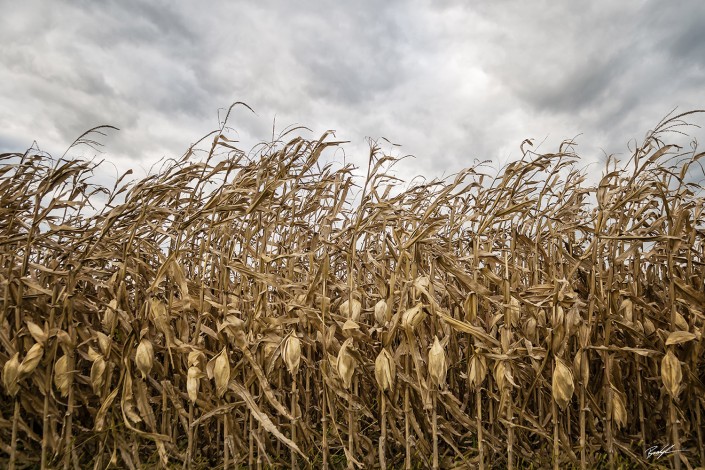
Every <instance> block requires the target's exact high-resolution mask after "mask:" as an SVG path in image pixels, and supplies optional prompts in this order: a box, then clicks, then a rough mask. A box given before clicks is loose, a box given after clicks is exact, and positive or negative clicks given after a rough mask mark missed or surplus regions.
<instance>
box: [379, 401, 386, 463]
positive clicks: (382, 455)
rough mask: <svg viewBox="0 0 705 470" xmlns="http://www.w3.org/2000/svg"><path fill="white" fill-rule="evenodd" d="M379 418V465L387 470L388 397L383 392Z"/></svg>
mask: <svg viewBox="0 0 705 470" xmlns="http://www.w3.org/2000/svg"><path fill="white" fill-rule="evenodd" d="M379 416H380V436H379V465H380V468H381V470H387V455H386V454H387V397H386V396H385V394H384V391H382V390H380V392H379Z"/></svg>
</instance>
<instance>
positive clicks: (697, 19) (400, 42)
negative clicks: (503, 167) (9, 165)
mask: <svg viewBox="0 0 705 470" xmlns="http://www.w3.org/2000/svg"><path fill="white" fill-rule="evenodd" d="M0 5H2V6H1V9H2V15H0V18H1V19H0V83H1V84H2V85H1V88H0V90H1V91H0V152H6V151H24V150H25V149H26V148H27V147H29V146H30V145H31V144H32V142H33V141H34V140H36V141H37V142H38V145H39V147H40V148H41V149H42V150H46V151H49V152H51V153H52V154H58V155H61V154H62V153H63V152H64V150H65V149H66V148H67V146H68V145H69V144H70V143H71V142H72V141H73V140H74V139H75V138H76V137H78V136H79V135H80V134H81V133H82V132H83V131H85V130H87V129H89V128H91V127H94V126H97V125H100V124H111V125H114V126H116V127H119V128H120V129H121V130H120V131H119V132H116V133H112V134H111V135H110V137H108V138H104V139H103V142H105V144H106V145H105V148H104V154H103V155H102V157H103V158H106V159H108V160H110V161H112V162H114V163H115V164H116V166H117V167H118V168H119V169H121V170H124V169H127V168H130V167H133V168H135V170H137V171H138V172H139V171H140V168H145V169H146V168H148V167H149V164H150V163H151V162H154V161H157V160H158V159H160V158H161V157H176V156H180V155H182V154H183V152H184V151H185V150H186V149H187V148H188V146H189V145H190V144H191V143H193V142H195V141H196V140H198V139H199V138H200V137H202V136H203V135H204V134H206V133H207V132H209V131H210V130H213V129H215V128H216V127H217V126H218V109H219V108H227V107H228V106H229V105H230V104H231V103H233V102H235V101H243V102H245V103H247V104H248V105H249V106H251V107H252V108H253V109H254V110H255V112H256V115H253V114H252V113H250V112H249V111H247V110H246V109H245V108H238V110H237V111H236V112H235V113H234V115H233V118H232V119H231V121H230V123H231V125H232V126H233V127H234V128H235V129H236V130H237V131H238V133H239V137H240V138H241V140H242V142H243V147H244V150H249V148H250V147H249V146H250V145H252V144H253V143H256V142H257V141H260V140H263V139H267V138H269V137H270V136H271V132H272V125H273V122H274V119H275V118H276V131H277V132H279V131H281V130H283V129H284V128H285V127H286V126H288V125H292V124H300V125H305V126H307V127H309V128H310V129H312V131H313V132H312V133H309V134H304V135H305V136H307V137H310V138H314V137H318V136H319V135H320V134H322V133H323V132H324V131H326V130H328V129H334V130H336V136H337V138H338V139H344V140H350V141H351V143H350V144H348V145H346V146H345V147H344V148H345V153H346V155H347V158H348V161H351V162H353V163H356V164H358V165H362V164H364V162H365V158H366V150H365V149H366V147H367V144H366V142H365V138H366V137H373V138H379V137H385V138H387V139H389V140H390V141H392V142H395V143H398V144H401V145H402V147H401V148H400V150H398V151H397V153H398V154H413V155H415V156H416V158H415V159H409V160H406V161H405V162H404V163H403V164H402V165H401V168H400V169H401V171H400V172H399V173H398V174H400V176H403V177H407V178H408V177H409V176H413V175H417V174H419V175H423V176H425V177H427V178H432V177H438V176H442V175H444V174H445V175H448V174H452V173H454V172H456V171H458V170H460V169H461V168H463V167H465V166H469V165H471V164H472V162H473V160H474V159H481V160H484V159H491V160H494V161H495V162H497V163H498V164H499V163H506V162H507V161H508V160H511V159H515V158H517V157H519V156H520V151H519V145H520V144H521V142H522V140H523V139H525V138H534V139H536V142H537V143H539V142H541V141H543V140H544V139H546V142H545V143H544V144H543V146H542V147H541V150H544V151H547V152H548V151H554V150H556V147H557V145H558V144H559V143H560V142H561V140H563V139H566V138H573V137H575V136H576V135H578V134H582V135H580V136H579V137H577V142H578V144H579V145H578V147H577V151H578V153H580V154H581V155H582V156H583V158H584V161H585V162H586V164H589V163H590V162H594V161H597V160H598V159H599V158H601V157H602V155H603V152H606V153H615V154H619V153H621V154H622V155H623V156H624V158H627V153H626V152H627V144H628V143H629V140H630V139H639V140H640V139H642V138H643V136H644V134H645V133H646V132H647V131H648V130H649V129H651V128H652V127H653V126H654V125H655V124H656V123H657V122H658V121H659V120H660V119H661V118H662V117H663V116H664V115H665V114H666V113H668V112H669V111H671V110H672V109H673V108H675V107H678V111H687V110H691V109H695V108H705V27H703V25H704V24H705V2H702V1H700V0H692V1H686V2H657V1H620V2H617V1H613V0H609V1H591V2H581V3H580V6H578V2H549V1H543V2H541V1H534V2H526V1H514V0H507V1H504V0H499V1H498V0H495V1H486V2H466V1H436V2H421V1H408V2H401V1H384V2H373V1H359V2H332V1H330V2H326V1H311V2H285V1H266V0H265V1H258V2H236V1H210V2H172V1H168V2H167V1H163V2H159V1H102V2H94V1H57V0H54V1H51V2H39V1H26V0H25V1H23V2H10V1H9V0H0ZM693 121H694V122H698V119H694V120H693ZM700 122H702V119H700ZM693 132H694V133H693V135H695V136H698V135H699V136H700V137H701V140H702V131H701V130H694V131H693ZM383 148H384V149H385V150H389V149H390V146H389V145H388V144H385V145H384V146H383ZM93 153H95V152H93ZM336 158H342V156H341V155H340V154H338V155H337V156H336ZM595 169H596V171H597V170H600V171H601V167H599V166H595Z"/></svg>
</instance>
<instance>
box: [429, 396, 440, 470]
mask: <svg viewBox="0 0 705 470" xmlns="http://www.w3.org/2000/svg"><path fill="white" fill-rule="evenodd" d="M432 393H433V417H432V420H433V421H432V424H431V425H432V430H433V470H438V468H439V466H438V410H437V401H438V390H433V392H432Z"/></svg>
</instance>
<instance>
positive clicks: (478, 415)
mask: <svg viewBox="0 0 705 470" xmlns="http://www.w3.org/2000/svg"><path fill="white" fill-rule="evenodd" d="M475 427H476V429H477V451H478V452H479V456H478V458H479V466H478V468H480V470H484V468H485V445H484V443H483V441H484V439H483V436H482V432H483V431H482V394H481V392H480V385H479V384H477V385H476V388H475Z"/></svg>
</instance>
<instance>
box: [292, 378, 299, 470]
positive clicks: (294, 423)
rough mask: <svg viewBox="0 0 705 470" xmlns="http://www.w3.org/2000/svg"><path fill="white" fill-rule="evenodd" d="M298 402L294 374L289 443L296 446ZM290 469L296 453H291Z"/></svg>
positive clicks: (294, 467)
mask: <svg viewBox="0 0 705 470" xmlns="http://www.w3.org/2000/svg"><path fill="white" fill-rule="evenodd" d="M298 401H299V390H298V388H297V383H296V374H294V375H292V376H291V416H292V417H293V419H292V420H291V441H292V442H293V443H294V444H296V427H297V426H298V416H297V406H296V404H297V403H298ZM291 468H292V469H296V468H297V464H296V452H294V451H293V450H292V451H291Z"/></svg>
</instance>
